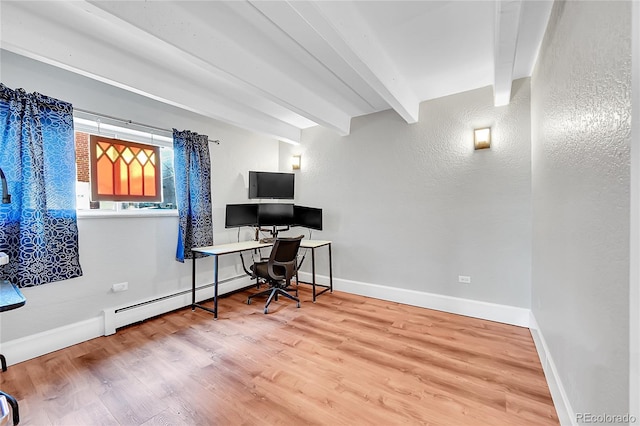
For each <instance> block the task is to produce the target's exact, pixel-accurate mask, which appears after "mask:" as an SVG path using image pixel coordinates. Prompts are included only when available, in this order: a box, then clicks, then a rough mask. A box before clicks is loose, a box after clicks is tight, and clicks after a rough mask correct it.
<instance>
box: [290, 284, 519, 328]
mask: <svg viewBox="0 0 640 426" xmlns="http://www.w3.org/2000/svg"><path fill="white" fill-rule="evenodd" d="M299 275H300V281H304V282H311V279H312V278H311V274H310V273H308V272H300V273H299ZM316 282H317V283H319V284H323V285H328V284H329V277H327V276H324V275H316ZM333 289H334V290H338V291H344V292H346V293H352V294H358V295H360V296H367V297H373V298H375V299H382V300H388V301H390V302H398V303H404V304H405V305H412V306H419V307H421V308H428V309H435V310H438V311H444V312H450V313H452V314H458V315H465V316H468V317H473V318H481V319H486V320H490V321H496V322H501V323H505V324H511V325H517V326H520V327H529V313H530V310H529V309H527V308H519V307H515V306H509V305H500V304H497V303H490V302H482V301H478V300H471V299H462V298H459V297H452V296H444V295H442V294H434V293H426V292H422V291H416V290H407V289H402V288H396V287H388V286H383V285H378V284H367V283H363V282H359V281H352V280H344V279H339V278H338V279H336V278H334V279H333Z"/></svg>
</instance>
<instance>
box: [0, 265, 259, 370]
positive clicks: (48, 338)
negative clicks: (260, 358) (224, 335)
mask: <svg viewBox="0 0 640 426" xmlns="http://www.w3.org/2000/svg"><path fill="white" fill-rule="evenodd" d="M252 284H254V282H253V280H251V279H250V278H249V277H248V276H241V277H235V278H232V279H230V280H228V281H226V282H223V283H221V284H220V285H219V287H218V294H219V295H223V294H226V293H230V292H232V291H235V290H238V289H241V288H244V287H247V286H250V285H252ZM163 297H166V298H163ZM212 297H213V289H212V288H211V287H205V288H201V289H199V290H197V291H196V301H197V302H202V301H203V300H207V299H211V298H212ZM159 299H161V300H159V301H158V302H153V303H148V304H147V303H146V302H147V301H139V302H138V303H132V305H138V304H139V305H140V306H135V307H132V308H130V309H123V310H121V309H122V307H114V308H109V309H105V310H104V311H103V314H102V315H100V316H98V317H95V318H90V319H88V320H84V321H80V322H77V323H74V324H69V325H65V326H63V327H58V328H54V329H51V330H47V331H43V332H41V333H36V334H33V335H30V336H25V337H21V338H19V339H14V340H10V341H7V342H3V343H2V344H1V347H0V353H2V354H3V355H4V356H5V358H6V359H7V364H8V365H13V364H17V363H19V362H23V361H27V360H29V359H32V358H36V357H39V356H41V355H45V354H48V353H50V352H55V351H57V350H60V349H64V348H66V347H69V346H73V345H77V344H78V343H82V342H86V341H87V340H91V339H95V338H97V337H101V336H107V335H109V334H113V333H115V332H116V329H117V328H119V327H124V326H126V325H129V324H134V323H136V322H140V321H144V320H145V319H148V318H152V317H154V316H158V315H162V314H164V313H166V312H170V311H173V310H176V309H180V308H183V307H185V306H189V305H190V304H191V293H190V292H189V293H187V294H178V295H177V296H175V297H172V295H165V296H162V297H159ZM119 310H120V312H117V313H116V311H119Z"/></svg>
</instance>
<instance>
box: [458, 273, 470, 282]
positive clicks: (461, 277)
mask: <svg viewBox="0 0 640 426" xmlns="http://www.w3.org/2000/svg"><path fill="white" fill-rule="evenodd" d="M458 282H459V283H465V284H470V283H471V277H469V276H467V275H458Z"/></svg>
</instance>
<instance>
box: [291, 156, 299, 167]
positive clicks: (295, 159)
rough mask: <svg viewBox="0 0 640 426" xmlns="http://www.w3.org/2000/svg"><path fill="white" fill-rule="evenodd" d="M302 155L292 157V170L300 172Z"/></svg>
mask: <svg viewBox="0 0 640 426" xmlns="http://www.w3.org/2000/svg"><path fill="white" fill-rule="evenodd" d="M300 157H301V156H300V155H294V156H293V157H291V169H292V170H300V159H301V158H300Z"/></svg>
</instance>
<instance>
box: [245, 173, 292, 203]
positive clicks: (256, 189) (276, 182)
mask: <svg viewBox="0 0 640 426" xmlns="http://www.w3.org/2000/svg"><path fill="white" fill-rule="evenodd" d="M294 186H295V175H294V174H293V173H273V172H249V198H250V199H254V198H271V199H282V200H293V194H294Z"/></svg>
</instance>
